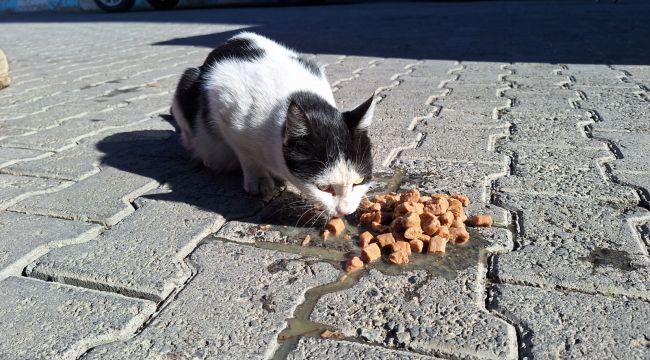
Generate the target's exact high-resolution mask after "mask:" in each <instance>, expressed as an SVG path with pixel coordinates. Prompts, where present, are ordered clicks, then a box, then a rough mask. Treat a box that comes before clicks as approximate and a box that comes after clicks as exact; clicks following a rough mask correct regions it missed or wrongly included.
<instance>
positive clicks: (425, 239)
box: [417, 234, 431, 245]
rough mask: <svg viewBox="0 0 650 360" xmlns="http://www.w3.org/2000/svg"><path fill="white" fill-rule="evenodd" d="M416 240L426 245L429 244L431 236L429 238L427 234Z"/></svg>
mask: <svg viewBox="0 0 650 360" xmlns="http://www.w3.org/2000/svg"><path fill="white" fill-rule="evenodd" d="M417 240H420V241H422V242H423V243H424V244H425V245H426V244H428V243H429V241H431V236H429V235H427V234H422V235H420V237H419V238H417Z"/></svg>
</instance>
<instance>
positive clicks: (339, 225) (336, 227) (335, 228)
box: [325, 218, 345, 236]
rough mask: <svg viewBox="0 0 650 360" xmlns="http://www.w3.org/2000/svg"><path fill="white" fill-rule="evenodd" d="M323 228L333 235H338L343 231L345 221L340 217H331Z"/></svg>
mask: <svg viewBox="0 0 650 360" xmlns="http://www.w3.org/2000/svg"><path fill="white" fill-rule="evenodd" d="M325 228H326V229H327V230H329V232H330V233H332V234H333V235H334V236H339V235H341V234H342V233H343V230H345V223H344V222H343V219H341V218H332V219H330V221H329V222H328V223H327V225H325Z"/></svg>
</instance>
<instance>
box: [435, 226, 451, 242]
mask: <svg viewBox="0 0 650 360" xmlns="http://www.w3.org/2000/svg"><path fill="white" fill-rule="evenodd" d="M436 236H440V237H443V238H445V239H447V240H449V236H450V235H449V228H448V227H447V226H444V225H443V226H441V227H440V229H438V231H436Z"/></svg>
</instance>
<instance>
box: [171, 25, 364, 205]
mask: <svg viewBox="0 0 650 360" xmlns="http://www.w3.org/2000/svg"><path fill="white" fill-rule="evenodd" d="M236 38H246V39H249V40H252V41H253V42H254V43H255V44H256V46H257V47H259V48H261V49H263V50H264V52H265V54H264V56H263V57H261V58H260V59H258V60H256V61H254V62H249V61H238V60H235V59H233V60H226V61H221V62H219V63H217V64H216V66H214V67H213V68H211V69H210V70H209V72H208V81H207V85H206V89H203V90H204V91H207V92H208V96H207V98H208V99H209V100H208V102H209V104H208V106H209V109H210V115H211V119H209V124H210V128H211V129H206V128H205V125H204V121H202V120H201V119H196V121H195V123H196V128H195V130H194V132H192V131H191V130H190V127H189V125H188V124H187V120H186V119H184V118H183V117H182V116H178V114H181V111H179V110H178V109H179V106H178V104H177V101H174V103H173V105H172V111H173V112H174V116H175V117H176V120H177V121H178V123H179V126H180V128H181V130H182V140H183V144H185V146H186V147H187V148H188V149H189V150H190V151H191V152H192V153H193V155H194V156H195V157H197V158H199V159H200V160H202V161H203V164H204V165H205V166H207V167H209V168H211V169H213V170H215V171H217V172H222V171H228V170H231V169H232V168H233V167H236V166H237V163H239V165H240V166H241V168H242V171H243V174H244V189H245V190H246V191H248V192H251V193H254V194H258V193H261V194H265V193H267V192H269V191H271V190H272V189H273V187H274V182H273V180H272V177H275V178H279V179H282V180H288V181H290V182H291V183H293V184H294V185H296V186H297V187H298V188H299V189H301V190H302V191H303V192H304V193H306V195H307V196H308V197H310V198H312V199H314V200H316V201H318V202H320V203H321V204H322V205H324V206H325V208H326V210H327V211H328V213H329V215H337V214H338V215H340V214H343V213H346V214H347V213H351V212H353V211H354V210H356V207H357V206H358V204H359V201H360V200H361V196H363V194H365V192H366V190H367V186H354V187H352V186H351V182H353V181H354V180H355V179H356V178H358V175H357V174H356V173H355V172H354V170H352V169H351V167H350V166H349V164H347V163H345V162H339V163H337V164H336V165H335V166H334V167H332V170H331V173H330V174H328V175H325V176H324V177H323V179H319V181H323V182H324V183H327V184H331V185H332V186H334V187H335V188H336V189H337V196H334V197H333V196H331V195H330V194H328V193H325V192H322V191H320V190H318V189H317V188H316V187H315V186H313V185H310V184H304V183H303V182H302V181H300V180H299V179H297V178H295V177H294V176H293V175H292V174H291V173H290V172H289V170H288V169H287V166H286V163H285V160H284V156H283V153H282V145H283V138H282V129H283V126H284V123H285V119H286V113H287V106H286V105H288V104H286V101H287V98H288V97H289V95H291V94H292V93H294V92H297V91H309V92H312V93H316V94H318V95H319V96H321V97H322V98H323V99H324V100H325V101H327V102H328V103H330V104H331V105H332V106H334V107H336V104H335V101H334V96H333V94H332V90H331V87H330V84H329V83H328V81H327V79H326V78H325V77H324V76H323V77H319V76H316V75H314V74H312V73H311V72H310V71H308V70H307V69H306V68H305V67H303V66H301V65H300V64H299V63H297V62H296V61H295V59H292V57H295V56H297V55H298V54H296V53H295V52H294V51H292V50H290V49H287V48H285V47H283V46H281V45H279V44H277V43H275V42H274V41H272V40H269V39H267V38H265V37H263V36H260V35H257V34H253V33H247V32H244V33H241V34H239V35H237V36H236ZM369 113H371V112H370V111H369ZM200 114H202V112H201V111H199V116H200ZM364 119H365V120H362V123H363V125H365V126H367V125H369V124H370V121H371V120H370V118H367V117H364ZM339 191H340V192H339Z"/></svg>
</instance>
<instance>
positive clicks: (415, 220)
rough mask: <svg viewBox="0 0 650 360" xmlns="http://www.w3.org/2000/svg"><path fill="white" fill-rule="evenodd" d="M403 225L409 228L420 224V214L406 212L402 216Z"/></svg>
mask: <svg viewBox="0 0 650 360" xmlns="http://www.w3.org/2000/svg"><path fill="white" fill-rule="evenodd" d="M402 226H404V227H405V228H407V229H408V228H411V227H414V226H420V215H418V214H417V213H414V212H409V213H406V214H405V215H404V216H402Z"/></svg>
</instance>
